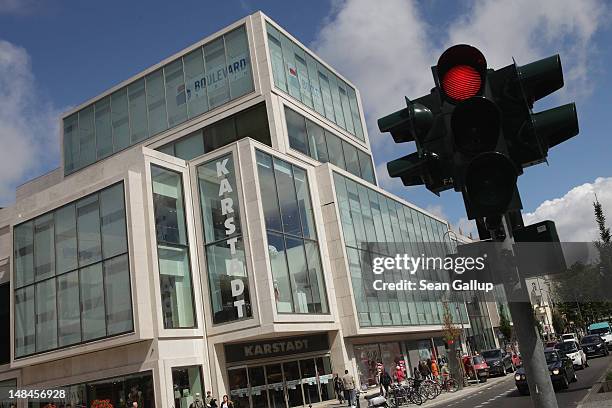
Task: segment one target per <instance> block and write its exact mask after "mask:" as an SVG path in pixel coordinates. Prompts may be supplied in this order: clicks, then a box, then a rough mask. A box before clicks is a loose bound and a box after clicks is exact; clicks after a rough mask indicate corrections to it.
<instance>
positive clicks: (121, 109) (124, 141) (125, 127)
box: [111, 88, 130, 152]
mask: <svg viewBox="0 0 612 408" xmlns="http://www.w3.org/2000/svg"><path fill="white" fill-rule="evenodd" d="M111 111H112V118H113V152H118V151H119V150H123V149H125V148H126V147H128V146H129V145H130V121H129V117H128V97H127V88H123V89H120V90H118V91H117V92H115V93H113V94H112V95H111Z"/></svg>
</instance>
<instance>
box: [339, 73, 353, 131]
mask: <svg viewBox="0 0 612 408" xmlns="http://www.w3.org/2000/svg"><path fill="white" fill-rule="evenodd" d="M338 92H339V93H340V102H341V103H342V114H343V116H344V123H345V125H346V130H348V131H349V132H350V133H351V134H355V127H354V126H353V114H352V113H351V105H350V103H349V98H348V95H347V93H346V85H345V84H344V82H342V81H341V80H340V79H338Z"/></svg>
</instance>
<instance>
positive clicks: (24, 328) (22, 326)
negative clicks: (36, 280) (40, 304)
mask: <svg viewBox="0 0 612 408" xmlns="http://www.w3.org/2000/svg"><path fill="white" fill-rule="evenodd" d="M35 322H36V317H35V315H34V286H28V287H27V288H23V289H19V290H16V291H15V356H17V357H20V356H24V355H26V354H32V353H34V352H35V351H36V344H35V337H36V336H35V330H36V327H35Z"/></svg>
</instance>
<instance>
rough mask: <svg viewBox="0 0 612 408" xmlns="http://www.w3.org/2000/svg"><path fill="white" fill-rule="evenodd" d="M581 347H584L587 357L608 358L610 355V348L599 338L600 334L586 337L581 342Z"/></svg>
mask: <svg viewBox="0 0 612 408" xmlns="http://www.w3.org/2000/svg"><path fill="white" fill-rule="evenodd" d="M580 347H582V350H584V352H585V354H586V355H587V356H596V355H600V356H607V355H608V354H610V352H609V351H608V347H606V342H605V341H603V339H602V338H601V337H599V334H589V335H588V336H584V337H583V338H582V341H581V342H580Z"/></svg>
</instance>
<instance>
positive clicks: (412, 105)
mask: <svg viewBox="0 0 612 408" xmlns="http://www.w3.org/2000/svg"><path fill="white" fill-rule="evenodd" d="M433 120H434V115H433V113H432V112H431V110H430V109H429V108H428V107H427V106H424V105H422V104H420V103H418V102H411V101H410V99H408V98H406V107H405V108H404V109H400V110H398V111H397V112H393V113H392V114H390V115H387V116H385V117H383V118H380V119H378V128H379V129H380V131H381V132H390V133H391V136H392V137H393V140H394V141H395V143H403V142H412V141H415V140H418V139H420V138H422V137H423V136H425V135H426V134H427V132H429V129H430V128H431V126H432V124H433Z"/></svg>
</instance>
